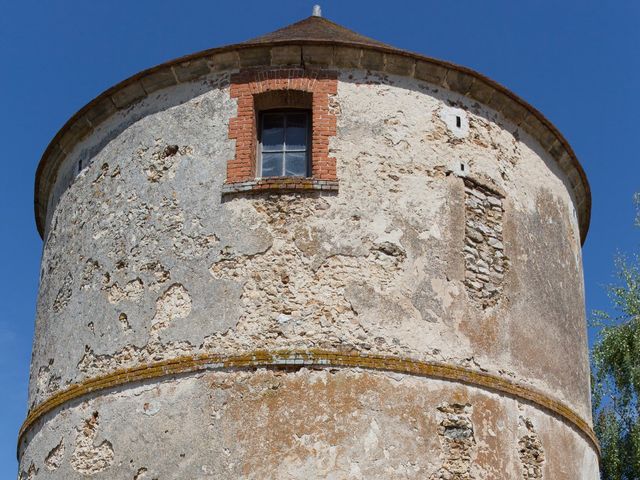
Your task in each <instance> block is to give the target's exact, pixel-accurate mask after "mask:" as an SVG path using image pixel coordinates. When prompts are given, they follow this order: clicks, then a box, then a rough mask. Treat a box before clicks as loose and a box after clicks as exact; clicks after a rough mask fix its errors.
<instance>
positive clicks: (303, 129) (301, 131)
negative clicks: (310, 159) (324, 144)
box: [286, 113, 307, 150]
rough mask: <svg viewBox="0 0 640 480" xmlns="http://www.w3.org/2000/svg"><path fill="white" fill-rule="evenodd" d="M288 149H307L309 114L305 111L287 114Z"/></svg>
mask: <svg viewBox="0 0 640 480" xmlns="http://www.w3.org/2000/svg"><path fill="white" fill-rule="evenodd" d="M286 144H287V150H306V148H307V116H306V115H305V114H303V113H301V114H299V113H294V114H289V115H287V139H286Z"/></svg>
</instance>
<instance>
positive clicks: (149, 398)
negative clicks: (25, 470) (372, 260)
mask: <svg viewBox="0 0 640 480" xmlns="http://www.w3.org/2000/svg"><path fill="white" fill-rule="evenodd" d="M391 399H393V400H391ZM96 419H97V420H96ZM45 422H46V424H45V426H41V425H38V426H36V427H35V428H34V429H33V430H32V431H31V432H30V433H29V435H28V436H29V442H28V446H27V448H26V449H25V450H24V452H23V456H22V458H23V465H27V466H28V465H31V464H33V465H34V468H37V469H39V471H40V472H43V473H44V472H45V471H46V476H45V477H44V478H47V479H51V480H56V479H65V480H66V479H70V478H92V479H95V480H101V479H109V480H111V479H114V478H118V479H127V478H136V477H135V475H141V474H142V473H144V476H142V477H138V478H142V479H153V478H157V479H164V478H190V479H191V478H193V479H220V480H222V479H228V478H234V479H263V478H273V479H283V480H284V479H286V480H293V479H301V478H323V479H324V478H327V479H336V480H341V479H352V480H356V479H370V478H385V479H386V478H393V479H456V480H480V479H484V480H492V479H495V480H504V479H518V478H540V477H536V476H531V475H529V476H527V475H528V474H529V470H530V469H531V470H532V471H533V472H534V475H535V472H536V470H535V469H534V468H533V466H532V465H534V466H539V468H540V471H541V472H542V474H543V475H544V476H543V478H547V479H553V480H576V479H596V478H597V472H598V470H597V458H596V456H595V453H594V452H593V450H592V449H591V448H590V446H589V445H588V444H586V443H585V442H584V441H583V439H582V437H580V435H579V434H577V433H576V432H575V431H573V430H572V429H570V428H567V425H566V424H564V423H563V422H562V421H561V420H558V419H557V418H554V417H553V416H550V415H547V414H546V413H544V412H541V411H540V410H539V409H537V408H535V407H532V406H530V405H527V404H523V403H520V402H518V401H517V400H515V399H512V398H509V397H505V396H502V395H497V394H493V393H490V392H486V391H482V390H478V389H475V388H472V387H466V386H464V385H461V384H451V383H449V382H445V381H440V380H433V379H426V378H419V377H412V376H404V375H395V374H386V373H371V372H367V371H362V370H359V369H340V370H332V371H330V370H329V369H323V370H313V369H306V368H302V369H300V370H298V371H295V372H294V371H287V372H285V371H277V370H275V371H274V370H265V369H258V370H257V371H255V372H207V373H204V374H199V375H193V376H186V377H184V376H183V377H178V378H169V379H167V380H166V381H163V382H150V383H147V384H137V385H132V386H129V387H127V388H124V389H117V390H112V391H110V392H106V393H102V394H100V395H98V396H94V397H89V398H86V399H84V400H82V401H79V402H74V403H73V404H72V405H70V406H69V407H68V408H65V410H64V412H55V414H53V415H49V416H48V417H47V418H46V419H45ZM525 422H526V424H525ZM525 425H526V426H525ZM63 438H64V442H65V444H66V445H67V447H66V448H65V450H64V452H63V455H62V457H61V460H60V463H59V466H58V467H57V468H55V469H47V468H46V467H45V466H44V465H43V461H44V457H45V455H46V453H47V452H50V451H52V450H54V449H55V448H57V446H58V445H60V442H61V439H63ZM141 445H145V446H146V447H145V448H135V446H141ZM540 445H544V451H543V452H541V451H540V450H541V448H542V447H541V446H540ZM132 446H134V448H132ZM150 446H152V448H150ZM108 447H110V448H112V450H110V449H109V448H108ZM540 454H542V455H543V456H544V457H543V461H541V462H538V461H537V460H536V459H538V458H539V456H540ZM535 455H538V456H537V457H536V456H535ZM79 457H80V458H90V457H94V458H98V459H99V460H100V463H99V465H100V466H101V468H102V467H104V466H106V468H104V469H99V470H98V469H96V470H98V471H94V472H92V473H91V474H89V473H86V472H82V471H80V470H82V468H84V466H85V464H84V463H82V462H79V461H78V460H77V459H78V458H79ZM166 472H171V474H170V475H169V476H167V473H166ZM39 478H40V477H39Z"/></svg>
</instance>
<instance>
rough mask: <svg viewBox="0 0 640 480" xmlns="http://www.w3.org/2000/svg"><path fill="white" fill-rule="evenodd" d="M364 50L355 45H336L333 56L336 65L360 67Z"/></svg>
mask: <svg viewBox="0 0 640 480" xmlns="http://www.w3.org/2000/svg"><path fill="white" fill-rule="evenodd" d="M361 56H362V50H361V49H360V48H353V47H334V49H333V58H334V62H335V65H336V66H338V67H341V68H359V67H360V57H361Z"/></svg>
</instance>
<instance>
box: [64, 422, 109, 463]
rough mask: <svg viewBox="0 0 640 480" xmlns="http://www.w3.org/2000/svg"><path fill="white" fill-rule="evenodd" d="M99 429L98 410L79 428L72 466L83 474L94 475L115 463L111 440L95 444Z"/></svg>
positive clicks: (72, 456)
mask: <svg viewBox="0 0 640 480" xmlns="http://www.w3.org/2000/svg"><path fill="white" fill-rule="evenodd" d="M97 429H98V412H94V413H93V415H92V416H91V417H90V418H89V419H88V420H86V421H85V422H84V425H83V426H82V427H81V428H77V430H78V436H77V437H76V444H75V449H74V451H73V454H72V455H71V466H72V467H73V469H74V470H75V471H76V472H78V473H81V474H83V475H94V474H96V473H99V472H102V471H104V470H106V469H108V468H109V467H111V465H112V464H113V458H114V453H113V446H112V445H111V442H109V441H107V440H104V441H103V442H102V443H101V444H100V445H97V446H96V445H94V441H95V438H96V435H97Z"/></svg>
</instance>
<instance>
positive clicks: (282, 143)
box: [258, 110, 311, 177]
mask: <svg viewBox="0 0 640 480" xmlns="http://www.w3.org/2000/svg"><path fill="white" fill-rule="evenodd" d="M309 118H310V115H309V112H308V111H307V110H280V111H266V112H262V113H261V115H260V125H259V141H260V144H259V158H260V162H259V167H258V172H259V173H260V175H259V176H260V177H309V176H311V175H310V172H311V168H310V165H309V163H310V161H309V160H310V155H309V143H310V142H309V138H310V135H309V126H310V125H309Z"/></svg>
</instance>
